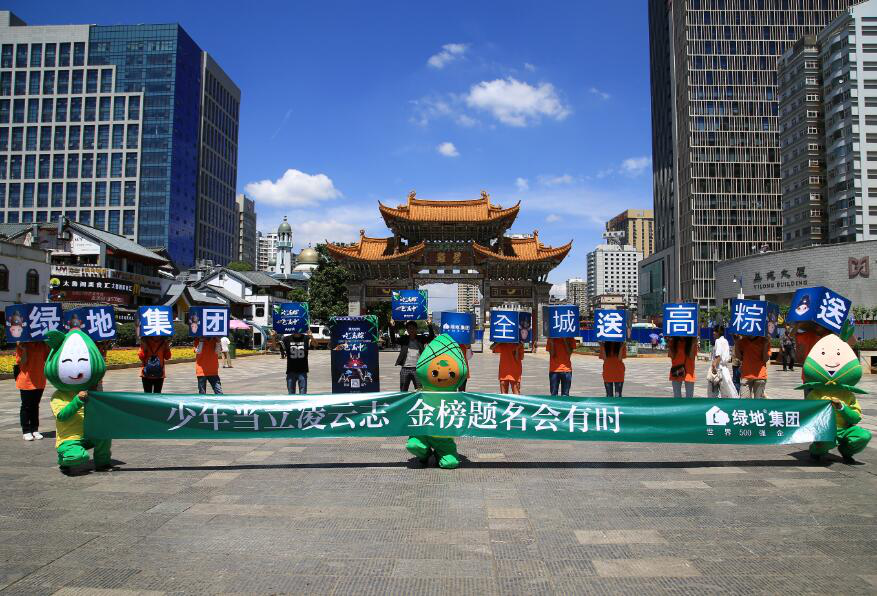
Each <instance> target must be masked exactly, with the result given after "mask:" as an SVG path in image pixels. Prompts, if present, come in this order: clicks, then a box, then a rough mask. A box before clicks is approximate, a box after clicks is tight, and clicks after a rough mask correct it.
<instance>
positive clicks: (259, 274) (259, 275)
mask: <svg viewBox="0 0 877 596" xmlns="http://www.w3.org/2000/svg"><path fill="white" fill-rule="evenodd" d="M226 271H228V272H231V273H232V274H233V275H239V276H241V277H243V278H244V279H245V280H247V281H248V282H250V283H251V284H253V285H254V286H262V287H272V286H277V287H285V288H289V289H290V290H291V289H292V287H290V286H287V285H286V284H285V283H283V282H282V281H280V280H279V279H274V278H273V277H271V276H270V275H268V274H267V273H265V272H264V271H232V270H231V269H226Z"/></svg>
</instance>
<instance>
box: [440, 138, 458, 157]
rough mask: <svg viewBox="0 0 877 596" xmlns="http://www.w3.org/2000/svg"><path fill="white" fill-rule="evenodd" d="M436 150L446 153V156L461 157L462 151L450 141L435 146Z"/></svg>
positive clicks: (442, 153)
mask: <svg viewBox="0 0 877 596" xmlns="http://www.w3.org/2000/svg"><path fill="white" fill-rule="evenodd" d="M435 150H436V151H438V152H439V154H440V155H444V156H445V157H460V152H459V151H457V148H456V147H454V144H453V143H451V142H450V141H445V142H444V143H440V144H439V145H438V146H437V147H436V148H435Z"/></svg>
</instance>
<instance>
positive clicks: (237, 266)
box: [225, 261, 253, 271]
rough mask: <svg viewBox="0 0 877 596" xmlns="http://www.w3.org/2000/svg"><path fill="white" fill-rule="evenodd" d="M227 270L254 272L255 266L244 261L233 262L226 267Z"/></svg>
mask: <svg viewBox="0 0 877 596" xmlns="http://www.w3.org/2000/svg"><path fill="white" fill-rule="evenodd" d="M225 268H226V269H231V270H232V271H252V270H253V266H252V265H251V264H250V263H246V262H244V261H232V262H231V263H229V264H228V265H226V266H225Z"/></svg>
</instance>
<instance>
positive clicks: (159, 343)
mask: <svg viewBox="0 0 877 596" xmlns="http://www.w3.org/2000/svg"><path fill="white" fill-rule="evenodd" d="M137 357H138V358H140V362H141V363H143V366H142V367H141V368H140V381H141V382H142V383H143V393H161V388H162V386H163V385H164V379H165V372H164V363H165V361H166V360H170V359H171V342H170V339H168V338H166V337H141V338H140V351H139V352H138V353H137ZM205 390H206V387H205Z"/></svg>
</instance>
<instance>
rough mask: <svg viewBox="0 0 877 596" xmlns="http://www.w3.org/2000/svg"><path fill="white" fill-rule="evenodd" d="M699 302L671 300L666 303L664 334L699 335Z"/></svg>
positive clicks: (670, 335)
mask: <svg viewBox="0 0 877 596" xmlns="http://www.w3.org/2000/svg"><path fill="white" fill-rule="evenodd" d="M697 315H698V309H697V304H695V303H687V302H671V303H668V304H665V305H664V335H665V336H668V337H697V327H698V323H697Z"/></svg>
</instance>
